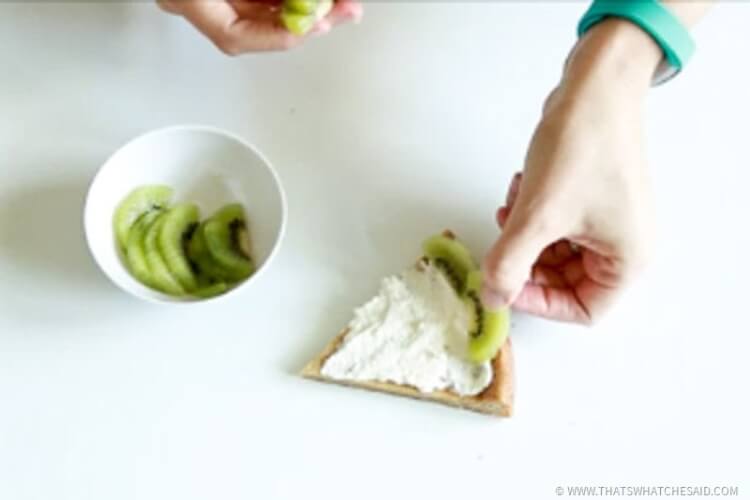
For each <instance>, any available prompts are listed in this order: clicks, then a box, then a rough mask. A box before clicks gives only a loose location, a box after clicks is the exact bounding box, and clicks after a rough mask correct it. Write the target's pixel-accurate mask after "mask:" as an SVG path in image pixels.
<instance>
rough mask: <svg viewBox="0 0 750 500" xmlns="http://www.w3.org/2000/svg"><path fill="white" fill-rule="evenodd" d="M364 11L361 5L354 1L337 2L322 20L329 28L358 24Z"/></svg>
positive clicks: (339, 0) (343, 0) (341, 0)
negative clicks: (328, 24)
mask: <svg viewBox="0 0 750 500" xmlns="http://www.w3.org/2000/svg"><path fill="white" fill-rule="evenodd" d="M363 13H364V9H363V8H362V4H361V3H359V2H355V1H354V0H338V1H337V2H336V3H335V4H333V8H332V9H331V12H329V13H328V15H327V16H326V17H325V18H324V20H326V21H328V22H329V23H330V24H331V26H338V25H339V24H344V23H351V22H353V23H358V22H360V21H361V20H362V15H363Z"/></svg>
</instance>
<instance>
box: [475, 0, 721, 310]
mask: <svg viewBox="0 0 750 500" xmlns="http://www.w3.org/2000/svg"><path fill="white" fill-rule="evenodd" d="M664 3H665V4H666V5H667V6H668V7H669V8H670V9H671V10H672V11H673V13H674V14H675V15H677V17H678V18H680V20H681V21H682V22H683V23H684V24H686V25H688V26H692V25H694V24H695V23H696V22H697V21H698V20H699V19H700V18H701V17H702V16H703V15H704V14H705V12H706V11H707V10H708V7H709V4H708V3H706V2H683V1H679V0H671V1H670V0H668V1H666V2H664ZM661 58H662V52H661V49H660V47H659V46H658V45H657V44H656V42H654V40H653V39H652V38H651V37H650V36H649V35H648V34H647V33H646V32H644V31H642V30H641V29H640V28H639V27H637V26H636V25H634V24H632V23H630V22H629V21H626V20H621V19H617V18H609V19H606V20H604V21H602V22H600V23H599V24H597V25H596V26H594V27H593V28H592V29H591V30H590V31H589V32H588V33H587V34H586V35H585V36H584V37H583V38H581V39H580V40H579V42H578V43H577V44H576V46H575V47H574V48H573V50H572V51H571V53H570V55H569V57H568V61H567V64H566V66H565V69H564V72H563V76H562V79H561V81H560V83H559V85H558V86H557V88H556V89H554V90H553V92H552V93H551V95H550V96H549V98H548V99H547V102H546V103H545V106H544V112H543V115H542V119H541V121H540V123H539V125H538V127H537V129H536V131H535V133H534V136H533V138H532V141H531V144H530V146H529V150H528V153H527V156H526V161H525V166H524V172H523V175H520V174H519V175H517V176H516V178H515V179H514V181H513V183H512V185H511V187H510V190H509V193H508V197H507V199H506V203H505V205H504V206H503V207H501V208H500V210H499V211H498V213H497V219H498V223H499V224H500V226H501V227H503V232H502V234H501V236H500V238H499V239H498V240H497V242H496V243H495V244H494V245H493V247H492V248H491V249H490V251H489V253H488V255H487V257H486V258H485V262H484V267H485V276H486V279H485V287H484V289H483V292H482V298H483V300H484V302H485V304H487V305H488V306H490V307H498V306H501V305H506V304H513V306H514V307H515V308H516V309H519V310H522V311H525V312H529V313H531V314H537V315H540V316H544V317H548V318H552V319H558V320H565V321H576V322H581V323H590V322H592V321H594V320H596V319H597V318H599V317H600V316H601V315H602V313H603V312H604V311H605V310H606V309H607V308H608V307H609V306H610V305H611V304H612V302H613V301H614V300H615V299H616V298H617V296H618V295H619V293H620V292H621V291H622V290H623V288H624V287H625V285H626V284H627V282H628V281H629V279H630V278H631V277H632V276H633V275H634V274H635V273H636V272H637V271H638V270H639V269H640V268H642V266H643V265H644V263H645V262H646V260H647V257H648V255H649V247H650V243H651V227H650V225H651V219H652V217H651V208H650V196H649V187H648V180H647V177H648V175H647V169H646V162H645V159H644V153H643V150H642V138H641V129H642V122H643V106H644V100H645V96H646V94H647V92H648V90H649V88H650V85H651V79H652V77H653V74H654V71H655V69H656V67H657V66H658V64H659V62H660V61H661Z"/></svg>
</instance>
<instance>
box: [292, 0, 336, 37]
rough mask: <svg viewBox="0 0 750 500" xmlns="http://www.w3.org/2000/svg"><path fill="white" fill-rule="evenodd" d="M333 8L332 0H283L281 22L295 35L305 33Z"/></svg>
mask: <svg viewBox="0 0 750 500" xmlns="http://www.w3.org/2000/svg"><path fill="white" fill-rule="evenodd" d="M332 8H333V0H284V4H283V5H282V8H281V22H282V24H283V25H284V27H285V28H286V29H287V30H289V31H290V32H291V33H294V34H295V35H305V34H306V33H307V32H309V31H310V30H311V29H312V28H313V26H315V23H317V22H318V21H320V20H321V19H323V18H324V17H325V16H326V15H327V14H328V13H329V12H330V11H331V9H332Z"/></svg>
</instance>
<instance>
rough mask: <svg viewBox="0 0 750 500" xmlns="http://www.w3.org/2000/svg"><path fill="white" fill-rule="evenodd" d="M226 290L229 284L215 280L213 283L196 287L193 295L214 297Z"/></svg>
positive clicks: (205, 297)
mask: <svg viewBox="0 0 750 500" xmlns="http://www.w3.org/2000/svg"><path fill="white" fill-rule="evenodd" d="M227 290H229V285H227V284H226V283H224V282H223V281H217V282H216V283H213V284H211V285H206V286H204V287H201V288H198V289H197V290H196V291H195V292H194V295H195V296H196V297H200V298H203V299H207V298H209V297H216V296H217V295H221V294H222V293H224V292H226V291H227Z"/></svg>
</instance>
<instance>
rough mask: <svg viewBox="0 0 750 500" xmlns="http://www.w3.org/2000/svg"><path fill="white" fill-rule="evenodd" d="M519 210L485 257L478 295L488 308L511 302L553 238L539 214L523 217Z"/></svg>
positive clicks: (512, 216)
mask: <svg viewBox="0 0 750 500" xmlns="http://www.w3.org/2000/svg"><path fill="white" fill-rule="evenodd" d="M519 212H520V211H514V212H511V215H510V218H509V219H508V221H507V224H506V229H505V230H504V231H503V233H502V234H501V235H500V238H499V239H498V240H497V242H495V244H494V245H493V246H492V248H491V249H490V251H489V253H488V254H487V256H486V257H485V259H484V283H483V286H482V294H481V295H482V302H483V303H484V305H485V306H486V307H488V308H490V309H498V308H500V307H503V306H507V305H510V304H512V303H513V301H514V300H515V299H516V297H518V294H520V293H521V290H523V287H524V285H525V284H526V281H527V280H528V279H529V276H530V275H531V268H532V267H533V265H534V262H536V260H537V258H539V255H540V254H541V253H542V251H543V250H544V248H545V247H546V246H547V245H549V244H550V243H551V242H553V241H555V239H556V238H555V236H554V234H553V233H552V232H551V230H550V228H549V227H548V225H547V224H545V223H544V222H543V221H542V220H541V219H540V218H539V217H536V216H532V217H531V218H523V217H521V213H519ZM514 215H515V217H514Z"/></svg>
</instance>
